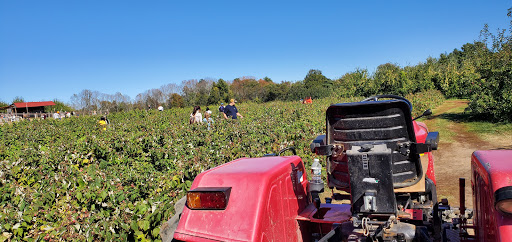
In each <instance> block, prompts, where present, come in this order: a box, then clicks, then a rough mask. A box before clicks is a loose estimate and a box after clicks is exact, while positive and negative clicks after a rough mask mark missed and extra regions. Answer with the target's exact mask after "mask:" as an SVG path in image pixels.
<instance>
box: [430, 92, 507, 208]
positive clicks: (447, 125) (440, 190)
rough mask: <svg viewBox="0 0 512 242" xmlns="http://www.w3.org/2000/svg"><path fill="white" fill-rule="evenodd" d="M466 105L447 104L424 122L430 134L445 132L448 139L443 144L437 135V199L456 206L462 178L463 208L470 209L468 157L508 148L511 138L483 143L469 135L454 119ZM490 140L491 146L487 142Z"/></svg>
mask: <svg viewBox="0 0 512 242" xmlns="http://www.w3.org/2000/svg"><path fill="white" fill-rule="evenodd" d="M467 104H468V102H467V101H463V100H448V101H446V102H445V103H444V104H443V105H441V106H440V107H438V108H437V109H435V110H433V111H434V112H433V113H434V115H433V116H432V117H430V118H429V119H428V120H424V122H425V123H426V124H427V126H428V127H429V130H430V131H437V130H447V131H448V132H449V133H450V136H451V137H449V138H448V139H447V140H443V133H442V132H440V134H439V135H440V142H439V149H438V150H437V151H434V153H433V155H434V162H435V165H434V167H435V172H436V180H437V195H438V199H441V198H448V201H449V202H450V204H451V205H455V206H459V177H464V178H466V189H465V190H466V206H467V207H469V208H472V207H473V200H472V194H471V192H472V191H471V154H472V153H473V152H474V151H475V150H486V149H503V148H511V147H510V138H508V139H507V138H503V137H501V138H500V137H487V138H486V139H483V138H482V137H480V136H479V135H477V134H475V133H471V132H468V130H467V127H466V125H465V124H464V123H462V122H460V121H458V119H457V115H462V114H463V111H461V110H464V108H465V107H466V106H467ZM459 120H460V119H459ZM496 136H500V135H496ZM489 138H491V140H492V143H491V142H489V141H487V140H489Z"/></svg>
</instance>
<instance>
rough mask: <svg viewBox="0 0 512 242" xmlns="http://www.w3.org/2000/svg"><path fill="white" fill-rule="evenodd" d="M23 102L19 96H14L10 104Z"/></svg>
mask: <svg viewBox="0 0 512 242" xmlns="http://www.w3.org/2000/svg"><path fill="white" fill-rule="evenodd" d="M23 102H25V99H24V98H23V97H20V96H16V97H14V99H13V100H12V103H23Z"/></svg>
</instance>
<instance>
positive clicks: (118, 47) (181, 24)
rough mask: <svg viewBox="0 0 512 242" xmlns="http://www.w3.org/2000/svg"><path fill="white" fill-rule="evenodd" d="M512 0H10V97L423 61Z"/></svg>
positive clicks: (277, 78) (299, 75) (3, 10)
mask: <svg viewBox="0 0 512 242" xmlns="http://www.w3.org/2000/svg"><path fill="white" fill-rule="evenodd" d="M510 7H512V2H511V1H504V0H491V1H481V0H479V1H473V0H443V1H437V0H430V1H412V0H408V1H392V0H388V1H382V0H379V1H377V0H376V1H343V0H333V1H299V0H293V1H278V0H273V1H266V0H265V1H264V0H258V1H242V0H236V1H222V0H217V1H212V0H207V1H194V0H191V1H171V0H149V1H141V0H122V1H121V0H108V1H105V0H103V1H99V0H87V1H69V0H66V1H64V0H61V1H56V0H43V1H41V0H0V101H4V102H7V103H10V102H11V101H12V100H13V98H14V97H15V96H22V97H23V98H24V99H25V101H43V100H53V99H55V98H57V99H59V100H61V101H64V102H68V101H69V99H70V97H71V96H72V95H73V94H75V93H79V92H80V91H81V90H83V89H90V90H95V91H100V92H102V93H108V94H114V93H115V92H121V93H123V94H125V95H129V96H130V97H131V98H135V96H136V95H137V94H138V93H141V92H144V91H145V90H148V89H151V88H159V87H160V86H162V85H164V84H168V83H177V84H179V83H181V82H182V81H183V80H188V79H201V78H213V79H218V78H223V79H224V80H228V81H229V80H233V79H234V78H237V77H242V76H253V77H256V78H263V77H265V76H268V77H270V78H271V79H272V80H274V82H281V81H297V80H302V79H304V77H305V76H306V74H307V72H308V71H309V70H310V69H319V70H321V71H322V72H323V74H324V75H325V76H327V77H328V78H331V79H335V78H339V77H341V76H342V75H343V74H345V73H347V72H350V71H354V70H355V69H356V68H358V67H359V68H367V69H368V70H369V71H370V72H373V71H375V68H376V67H377V66H378V65H380V64H384V63H387V62H391V63H395V64H398V65H400V66H406V65H415V64H417V63H419V62H422V61H425V60H426V58H427V57H429V56H432V57H438V56H439V54H441V53H445V52H447V53H449V52H451V51H453V49H455V48H458V49H460V47H461V46H462V45H463V44H465V43H468V42H473V41H474V40H477V39H478V37H479V32H480V30H481V29H482V27H483V26H484V24H485V23H487V24H489V26H490V29H491V30H493V31H495V30H496V29H497V28H508V26H509V23H510V22H509V21H510V19H508V18H507V16H506V14H507V9H508V8H510Z"/></svg>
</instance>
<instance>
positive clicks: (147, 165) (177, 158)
mask: <svg viewBox="0 0 512 242" xmlns="http://www.w3.org/2000/svg"><path fill="white" fill-rule="evenodd" d="M432 97H434V98H433V99H432ZM409 98H410V99H411V101H412V102H413V103H423V104H427V105H426V106H425V107H422V108H421V110H417V109H415V110H414V112H415V113H416V114H415V115H417V114H418V113H421V112H422V111H423V109H425V108H427V107H428V108H433V107H435V105H437V104H438V103H439V101H440V100H442V95H441V94H440V93H439V92H438V93H425V94H421V95H416V96H409ZM418 98H421V99H424V100H418ZM357 100H361V98H350V99H340V98H326V99H319V100H315V101H314V102H313V104H308V105H304V104H301V103H300V102H298V101H295V102H282V101H276V102H269V103H264V104H258V103H245V104H240V105H239V107H238V108H239V110H240V111H241V112H242V113H243V114H244V119H241V120H238V122H227V121H225V120H223V119H222V118H220V117H219V116H216V115H218V114H216V113H215V112H214V117H213V118H214V119H216V121H215V123H213V124H212V125H211V130H207V128H206V126H205V125H200V124H199V125H189V124H188V117H189V111H190V110H189V109H188V108H187V109H183V108H172V109H167V110H165V111H163V112H157V111H154V110H151V111H145V110H133V111H129V112H119V113H114V114H111V115H109V119H110V122H111V123H110V124H109V126H108V127H107V130H106V131H102V130H101V129H99V127H98V125H97V119H96V118H95V117H90V116H80V117H75V118H70V119H64V120H61V121H58V120H53V119H46V120H34V121H32V122H28V121H23V122H15V123H9V124H4V125H2V126H0V207H1V208H2V209H0V233H1V234H4V235H9V236H10V239H11V240H13V241H20V240H29V239H34V240H36V241H39V240H50V239H53V240H60V239H62V240H78V241H85V240H87V241H104V240H108V241H110V240H121V241H134V240H157V239H159V235H158V233H159V228H160V226H161V224H162V223H163V222H165V221H166V220H168V219H169V218H170V217H171V215H172V213H173V211H174V207H173V206H174V203H175V202H176V201H177V200H178V199H179V198H181V197H182V196H183V195H184V194H185V192H186V191H187V190H188V189H189V188H190V186H191V184H192V181H193V179H194V177H195V176H196V175H197V174H199V173H200V172H202V171H205V170H207V169H209V168H212V167H215V166H218V165H220V164H223V163H226V162H228V161H231V160H234V159H237V158H240V157H258V156H262V155H264V154H266V153H273V152H276V151H278V150H280V149H282V148H285V147H288V146H295V147H296V149H297V153H298V155H300V156H301V157H302V159H303V160H304V161H305V162H306V164H309V162H311V161H312V159H313V155H312V154H311V152H310V151H309V143H310V142H311V139H313V138H314V137H316V136H317V135H319V134H322V133H324V132H325V130H324V129H325V121H324V117H325V110H326V108H327V107H328V106H329V105H330V104H331V103H336V102H348V101H357Z"/></svg>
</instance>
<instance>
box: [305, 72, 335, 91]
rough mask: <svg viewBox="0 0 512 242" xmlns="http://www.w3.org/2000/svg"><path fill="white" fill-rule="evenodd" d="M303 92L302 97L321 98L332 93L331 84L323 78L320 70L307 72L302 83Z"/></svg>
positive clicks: (327, 79)
mask: <svg viewBox="0 0 512 242" xmlns="http://www.w3.org/2000/svg"><path fill="white" fill-rule="evenodd" d="M303 84H304V88H305V89H306V91H305V93H304V94H305V96H303V97H302V98H304V97H312V98H323V97H328V96H329V95H330V94H331V93H332V87H333V82H332V81H331V80H329V78H327V77H325V76H324V75H323V74H322V71H320V70H314V69H311V70H309V72H308V74H307V75H306V77H305V78H304V81H303Z"/></svg>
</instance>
